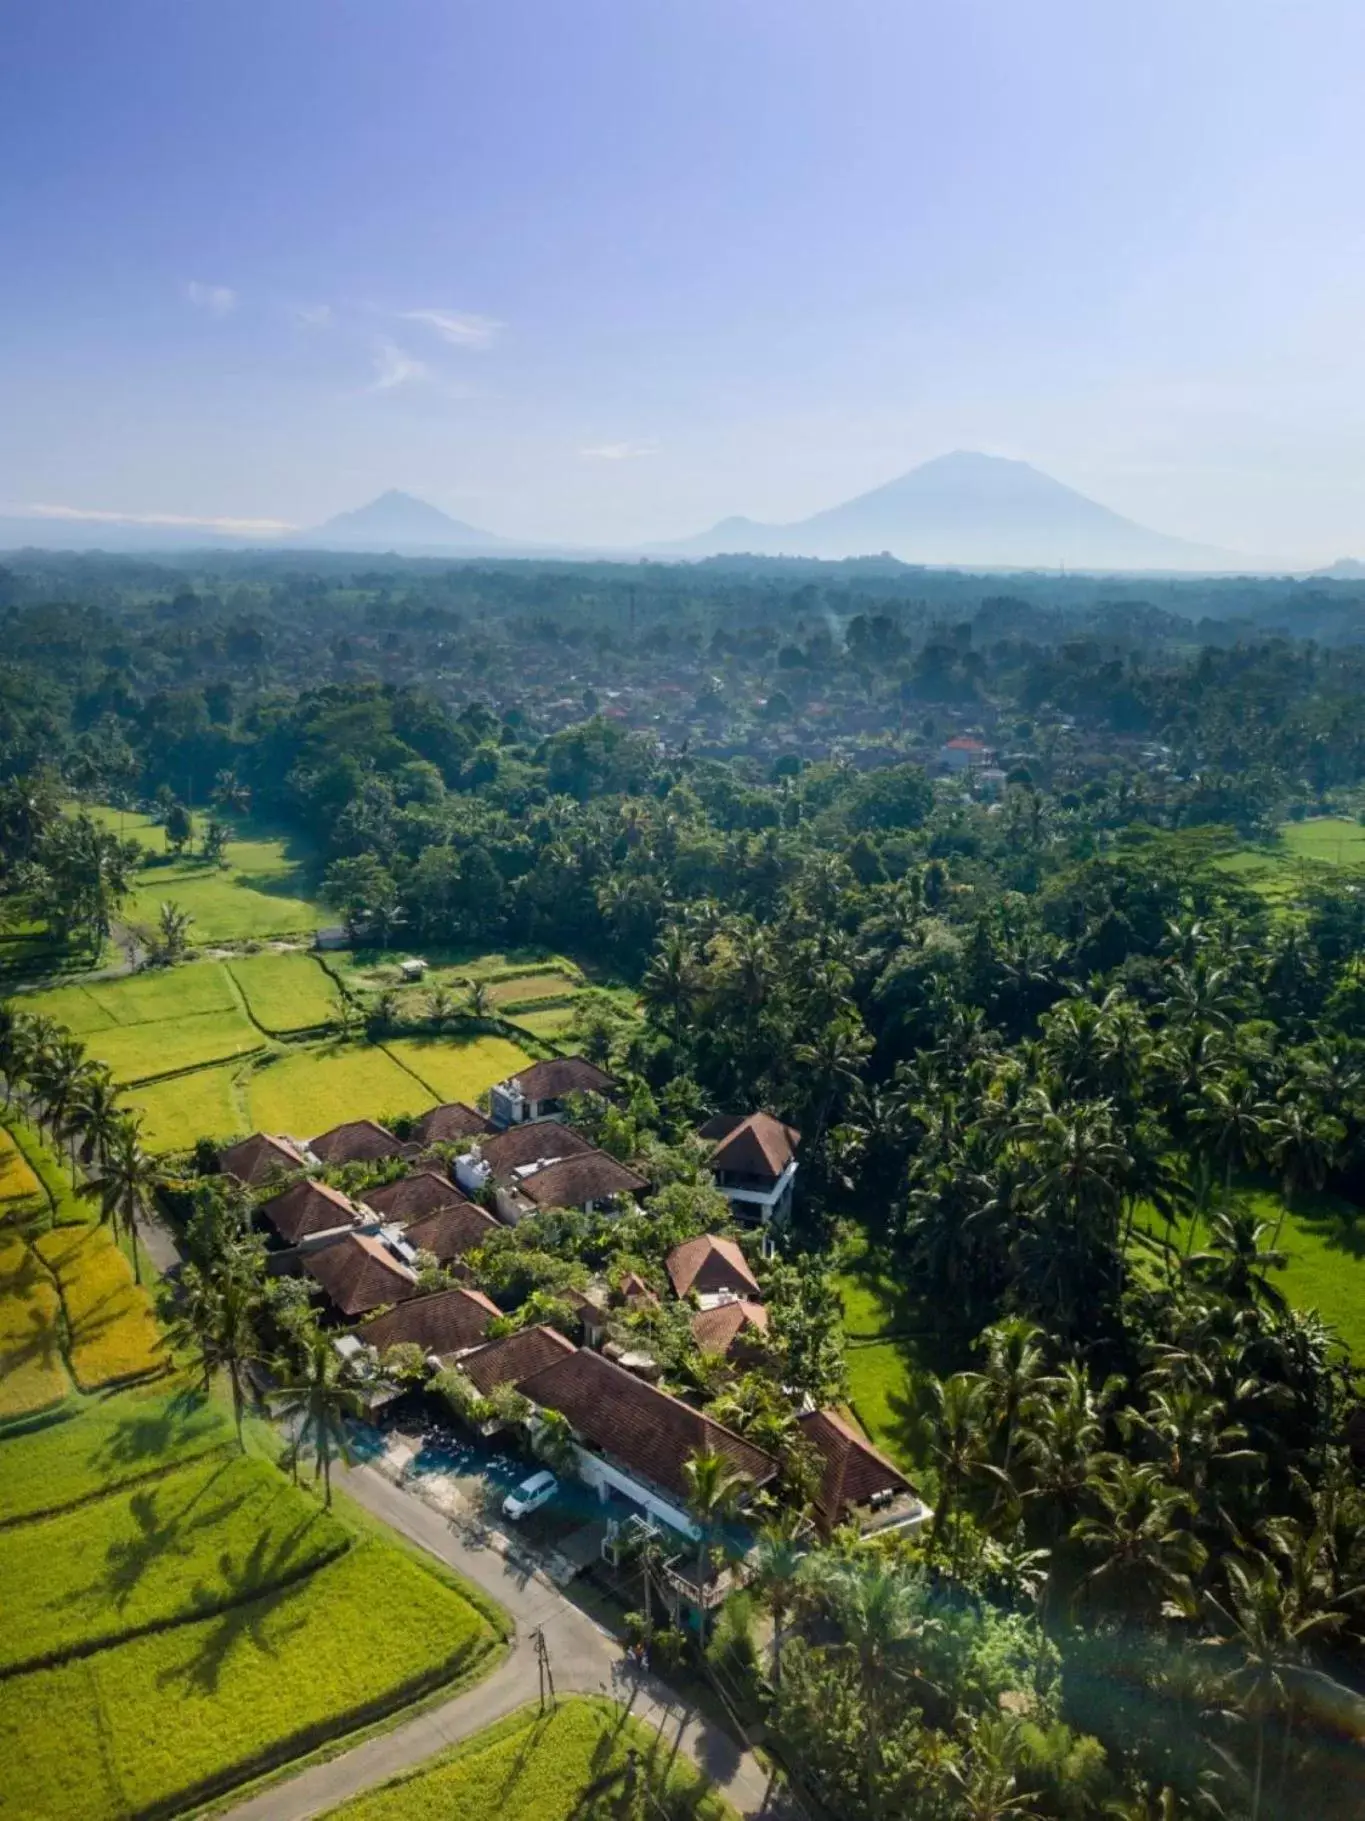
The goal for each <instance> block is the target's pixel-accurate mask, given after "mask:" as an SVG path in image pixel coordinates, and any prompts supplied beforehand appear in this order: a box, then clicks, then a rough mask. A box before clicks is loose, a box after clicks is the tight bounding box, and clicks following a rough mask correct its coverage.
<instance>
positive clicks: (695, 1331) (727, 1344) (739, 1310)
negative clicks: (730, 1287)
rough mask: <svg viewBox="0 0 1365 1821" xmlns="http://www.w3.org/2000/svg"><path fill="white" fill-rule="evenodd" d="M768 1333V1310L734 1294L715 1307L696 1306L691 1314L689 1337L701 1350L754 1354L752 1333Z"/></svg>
mask: <svg viewBox="0 0 1365 1821" xmlns="http://www.w3.org/2000/svg"><path fill="white" fill-rule="evenodd" d="M767 1332H768V1311H767V1310H766V1309H765V1308H764V1307H763V1304H762V1303H756V1302H750V1301H749V1299H748V1298H747V1297H743V1296H736V1297H734V1298H732V1299H730V1300H728V1301H726V1302H722V1303H717V1304H716V1305H715V1306H714V1308H710V1309H699V1310H698V1311H697V1313H696V1314H695V1315H694V1316H693V1317H692V1337H693V1339H694V1340H695V1341H696V1343H697V1345H698V1346H699V1347H700V1348H701V1350H702V1352H703V1353H720V1354H725V1355H733V1356H734V1357H736V1358H738V1357H741V1356H743V1355H744V1353H745V1352H746V1351H747V1352H753V1353H756V1352H757V1351H758V1349H757V1348H756V1347H755V1346H754V1345H753V1340H754V1336H756V1335H762V1334H766V1333H767Z"/></svg>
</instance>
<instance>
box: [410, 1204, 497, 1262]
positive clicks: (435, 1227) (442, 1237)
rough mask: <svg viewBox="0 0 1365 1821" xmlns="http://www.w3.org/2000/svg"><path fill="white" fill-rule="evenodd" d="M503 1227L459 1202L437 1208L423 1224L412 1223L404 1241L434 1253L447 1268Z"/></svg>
mask: <svg viewBox="0 0 1365 1821" xmlns="http://www.w3.org/2000/svg"><path fill="white" fill-rule="evenodd" d="M501 1225H502V1222H501V1221H499V1220H494V1218H493V1216H492V1215H491V1214H488V1213H485V1212H484V1210H483V1209H482V1208H480V1207H476V1206H475V1204H474V1203H473V1202H472V1201H456V1202H451V1203H449V1204H447V1206H445V1207H444V1208H437V1209H436V1211H435V1213H434V1214H424V1215H423V1216H422V1218H421V1219H420V1220H414V1221H411V1222H410V1223H409V1225H408V1227H407V1229H406V1231H405V1232H404V1234H403V1237H404V1239H406V1240H407V1242H408V1244H409V1245H410V1246H416V1247H417V1248H418V1249H419V1250H420V1251H423V1252H433V1253H435V1255H436V1257H437V1258H438V1259H440V1261H441V1263H442V1264H443V1265H444V1264H448V1263H449V1262H450V1260H451V1259H453V1258H463V1257H464V1255H465V1253H466V1252H472V1251H473V1250H474V1249H475V1247H476V1246H481V1245H482V1244H483V1242H484V1241H485V1240H486V1239H487V1238H488V1235H489V1234H490V1233H496V1232H497V1231H498V1229H499V1228H500V1227H501Z"/></svg>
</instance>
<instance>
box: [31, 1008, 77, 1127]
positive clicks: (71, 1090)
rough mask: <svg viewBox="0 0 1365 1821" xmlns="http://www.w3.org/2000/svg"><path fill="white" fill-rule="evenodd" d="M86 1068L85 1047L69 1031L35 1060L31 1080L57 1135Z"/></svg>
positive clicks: (48, 1043)
mask: <svg viewBox="0 0 1365 1821" xmlns="http://www.w3.org/2000/svg"><path fill="white" fill-rule="evenodd" d="M85 1066H86V1064H85V1045H84V1044H83V1043H82V1042H81V1041H80V1039H79V1038H77V1037H73V1036H72V1035H71V1033H70V1032H69V1031H61V1030H57V1031H55V1032H54V1034H53V1035H52V1036H51V1037H50V1038H49V1039H48V1040H47V1041H46V1042H44V1043H43V1044H42V1046H41V1048H40V1049H39V1050H38V1052H37V1054H36V1055H35V1056H34V1058H33V1061H32V1064H31V1065H30V1068H29V1080H30V1083H31V1084H32V1087H33V1091H34V1093H35V1094H36V1095H37V1097H38V1101H39V1104H40V1106H41V1108H42V1118H43V1121H44V1123H45V1124H47V1125H48V1126H49V1127H50V1128H51V1129H52V1131H53V1133H54V1134H55V1133H56V1132H57V1131H58V1129H59V1128H60V1127H61V1125H62V1124H63V1123H64V1121H65V1119H66V1115H67V1113H68V1112H69V1111H70V1109H71V1106H72V1105H73V1103H74V1102H75V1099H76V1096H77V1094H78V1092H79V1090H80V1087H81V1084H82V1074H83V1071H84V1069H85Z"/></svg>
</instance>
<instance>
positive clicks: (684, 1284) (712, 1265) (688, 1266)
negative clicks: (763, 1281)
mask: <svg viewBox="0 0 1365 1821" xmlns="http://www.w3.org/2000/svg"><path fill="white" fill-rule="evenodd" d="M664 1264H665V1266H666V1268H667V1270H668V1275H669V1278H670V1280H671V1282H672V1284H673V1288H674V1290H675V1292H676V1293H677V1294H678V1295H679V1296H690V1295H696V1296H700V1297H707V1296H724V1295H727V1294H728V1295H731V1296H747V1297H750V1298H751V1299H752V1300H753V1301H754V1302H761V1301H762V1298H763V1292H762V1290H760V1289H759V1287H758V1279H757V1278H756V1277H755V1276H754V1274H753V1272H752V1271H751V1270H750V1269H749V1262H748V1260H747V1259H746V1258H745V1256H744V1254H743V1252H741V1251H740V1249H739V1246H738V1245H737V1243H736V1242H735V1241H734V1240H733V1239H722V1238H721V1237H720V1235H719V1234H716V1233H702V1234H700V1235H699V1236H698V1237H697V1238H696V1239H685V1240H684V1241H683V1243H682V1244H681V1245H680V1246H674V1248H673V1250H672V1251H671V1252H670V1253H669V1255H668V1257H667V1258H666V1259H665V1260H664Z"/></svg>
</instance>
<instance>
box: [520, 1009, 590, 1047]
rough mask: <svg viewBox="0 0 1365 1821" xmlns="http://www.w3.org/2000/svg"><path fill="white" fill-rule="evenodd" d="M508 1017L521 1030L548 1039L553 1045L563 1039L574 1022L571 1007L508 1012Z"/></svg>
mask: <svg viewBox="0 0 1365 1821" xmlns="http://www.w3.org/2000/svg"><path fill="white" fill-rule="evenodd" d="M506 1016H507V1017H509V1018H510V1019H511V1020H512V1022H513V1024H515V1025H516V1026H517V1028H518V1029H519V1030H523V1031H530V1033H531V1035H532V1036H533V1037H545V1038H548V1039H549V1041H550V1042H551V1043H555V1042H557V1041H558V1040H559V1039H560V1038H561V1037H563V1036H564V1035H565V1033H566V1032H567V1031H569V1030H570V1029H571V1028H572V1026H573V1021H574V1012H573V1007H572V1006H571V1005H565V1006H546V1007H544V1008H543V1009H541V1010H539V1011H534V1012H515V1011H514V1012H508V1013H507V1014H506Z"/></svg>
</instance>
